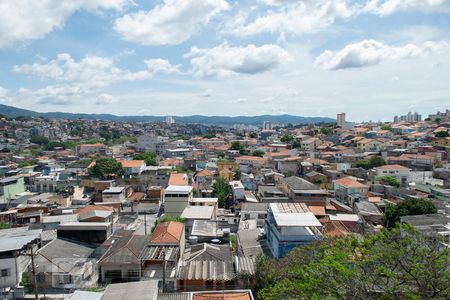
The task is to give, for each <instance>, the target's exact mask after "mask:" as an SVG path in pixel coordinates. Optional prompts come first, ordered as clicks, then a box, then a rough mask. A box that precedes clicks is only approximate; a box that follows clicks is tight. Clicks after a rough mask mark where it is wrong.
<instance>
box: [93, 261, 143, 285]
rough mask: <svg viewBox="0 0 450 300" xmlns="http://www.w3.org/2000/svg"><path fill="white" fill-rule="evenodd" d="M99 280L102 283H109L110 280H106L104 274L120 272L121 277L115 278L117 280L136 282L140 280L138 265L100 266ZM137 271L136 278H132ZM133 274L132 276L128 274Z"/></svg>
mask: <svg viewBox="0 0 450 300" xmlns="http://www.w3.org/2000/svg"><path fill="white" fill-rule="evenodd" d="M100 269H101V271H100V276H101V277H100V279H101V281H102V282H104V283H111V280H112V279H111V278H106V274H107V272H108V271H117V272H120V274H121V277H120V278H117V280H120V281H123V282H127V281H138V280H139V279H140V276H141V274H140V264H139V263H137V264H127V265H121V264H120V265H119V264H118V265H104V264H102V265H100ZM136 271H138V275H139V276H138V277H134V276H135V275H136V274H135V273H134V272H136ZM130 272H133V273H134V274H130Z"/></svg>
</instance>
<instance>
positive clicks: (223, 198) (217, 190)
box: [212, 177, 231, 208]
mask: <svg viewBox="0 0 450 300" xmlns="http://www.w3.org/2000/svg"><path fill="white" fill-rule="evenodd" d="M212 194H213V196H214V197H217V198H218V200H219V203H218V204H219V207H221V208H223V207H225V203H226V202H227V200H228V197H229V196H230V194H231V187H230V185H229V184H228V182H227V181H226V180H225V179H224V178H223V177H219V178H217V179H216V181H215V182H214V184H213V191H212Z"/></svg>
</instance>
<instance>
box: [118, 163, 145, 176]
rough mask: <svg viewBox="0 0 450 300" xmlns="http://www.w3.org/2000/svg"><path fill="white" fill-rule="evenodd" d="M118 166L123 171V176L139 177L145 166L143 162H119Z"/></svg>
mask: <svg viewBox="0 0 450 300" xmlns="http://www.w3.org/2000/svg"><path fill="white" fill-rule="evenodd" d="M120 164H121V165H122V168H123V169H124V171H125V176H130V175H140V174H141V173H142V172H143V171H144V170H145V167H146V166H147V165H146V164H145V160H121V161H120Z"/></svg>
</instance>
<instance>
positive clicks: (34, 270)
mask: <svg viewBox="0 0 450 300" xmlns="http://www.w3.org/2000/svg"><path fill="white" fill-rule="evenodd" d="M31 270H32V272H33V287H34V299H36V300H39V296H38V290H37V281H36V268H35V266H34V253H33V245H31Z"/></svg>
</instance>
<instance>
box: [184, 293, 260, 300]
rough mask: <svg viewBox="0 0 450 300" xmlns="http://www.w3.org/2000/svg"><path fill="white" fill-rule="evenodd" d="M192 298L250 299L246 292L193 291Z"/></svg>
mask: <svg viewBox="0 0 450 300" xmlns="http://www.w3.org/2000/svg"><path fill="white" fill-rule="evenodd" d="M193 296H194V297H193V299H194V300H251V299H252V298H251V297H250V295H249V293H248V292H235V293H233V292H226V293H195V294H194V295H193Z"/></svg>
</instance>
